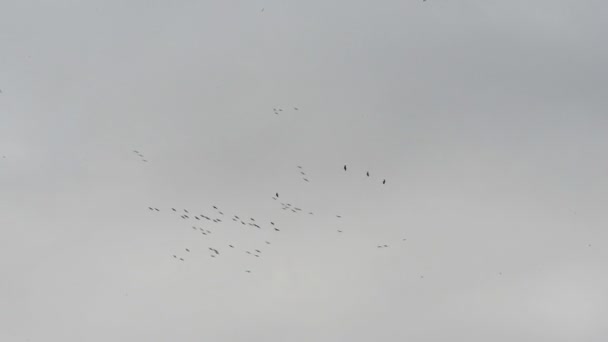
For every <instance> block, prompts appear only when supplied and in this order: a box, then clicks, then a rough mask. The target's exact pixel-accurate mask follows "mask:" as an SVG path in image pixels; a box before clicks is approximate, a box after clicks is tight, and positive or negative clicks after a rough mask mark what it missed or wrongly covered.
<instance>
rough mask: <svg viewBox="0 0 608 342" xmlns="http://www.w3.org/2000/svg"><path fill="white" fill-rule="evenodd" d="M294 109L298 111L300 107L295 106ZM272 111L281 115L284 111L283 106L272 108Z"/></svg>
mask: <svg viewBox="0 0 608 342" xmlns="http://www.w3.org/2000/svg"><path fill="white" fill-rule="evenodd" d="M293 110H295V111H298V110H300V109H299V108H298V107H293ZM272 111H273V112H274V114H275V115H279V113H280V112H282V111H283V108H272Z"/></svg>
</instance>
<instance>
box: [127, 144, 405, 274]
mask: <svg viewBox="0 0 608 342" xmlns="http://www.w3.org/2000/svg"><path fill="white" fill-rule="evenodd" d="M136 153H138V152H136ZM138 154H139V153H138ZM297 169H298V170H299V172H300V176H302V177H304V178H303V179H305V180H306V181H308V180H307V179H306V178H305V177H306V172H305V171H304V168H303V167H302V166H301V165H297ZM344 171H348V167H347V166H346V165H344ZM367 176H368V177H369V172H367ZM383 184H386V180H383ZM271 198H272V199H273V200H274V201H276V202H275V203H278V204H280V208H281V210H284V211H288V212H290V213H293V214H298V213H302V212H308V214H309V215H313V214H314V213H313V212H312V211H305V210H303V209H302V208H301V207H300V206H297V205H295V204H293V203H290V202H287V201H281V196H280V194H279V193H278V192H275V193H274V196H272V197H271ZM211 208H212V209H209V210H207V211H206V212H205V213H203V212H201V211H196V213H195V212H194V211H193V212H192V213H191V211H189V210H188V209H176V208H170V209H167V211H168V212H169V213H170V214H173V215H179V218H180V219H181V220H183V221H188V222H192V223H193V224H194V225H192V223H191V224H190V226H191V229H192V231H193V232H196V233H200V234H201V235H203V236H209V235H211V234H212V233H213V230H214V228H213V226H214V225H219V224H223V225H226V224H229V225H233V226H234V225H236V227H247V228H251V229H254V230H255V231H260V232H268V233H266V234H277V233H279V232H281V229H280V227H279V225H278V224H277V223H275V221H276V220H274V219H259V218H258V219H256V218H254V217H249V218H245V217H244V216H243V215H239V214H230V215H228V214H224V211H223V210H221V209H220V208H218V206H217V205H212V206H211ZM148 210H149V211H151V212H154V213H159V212H161V209H159V208H157V207H154V206H149V207H148ZM163 211H164V210H163ZM335 217H336V218H337V219H342V215H335ZM224 218H226V220H224ZM337 232H338V233H343V232H344V231H343V230H342V229H337ZM267 236H268V235H267ZM405 240H406V239H403V241H405ZM206 241H207V240H206ZM208 242H211V241H208ZM258 244H260V245H264V246H266V247H268V246H269V245H271V242H270V241H268V240H263V243H262V240H260V241H259V242H258ZM221 245H222V246H223V247H221V246H218V245H214V246H207V249H206V251H208V254H209V257H210V258H218V257H220V256H221V255H223V254H224V252H223V250H224V251H235V252H238V251H240V252H242V253H244V255H247V256H250V257H252V258H261V257H262V248H261V247H255V248H250V249H246V248H237V247H236V244H234V243H233V242H230V243H228V242H223V243H221ZM377 247H378V248H388V244H382V245H378V246H377ZM192 248H193V247H192V246H188V247H186V248H184V251H185V253H174V254H171V256H172V258H173V259H175V260H178V261H181V262H183V261H186V260H187V259H188V257H187V255H192V254H190V253H191V250H192ZM245 272H246V273H251V272H252V270H251V269H249V268H247V269H246V270H245Z"/></svg>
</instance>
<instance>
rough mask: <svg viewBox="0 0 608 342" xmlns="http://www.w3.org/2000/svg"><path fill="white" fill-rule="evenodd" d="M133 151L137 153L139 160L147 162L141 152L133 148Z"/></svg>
mask: <svg viewBox="0 0 608 342" xmlns="http://www.w3.org/2000/svg"><path fill="white" fill-rule="evenodd" d="M133 153H135V154H137V155H138V156H139V158H141V161H142V162H144V163H147V162H148V160H147V159H146V157H144V155H143V154H141V153H140V152H139V151H138V150H133Z"/></svg>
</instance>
